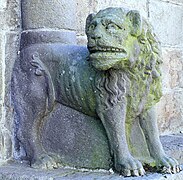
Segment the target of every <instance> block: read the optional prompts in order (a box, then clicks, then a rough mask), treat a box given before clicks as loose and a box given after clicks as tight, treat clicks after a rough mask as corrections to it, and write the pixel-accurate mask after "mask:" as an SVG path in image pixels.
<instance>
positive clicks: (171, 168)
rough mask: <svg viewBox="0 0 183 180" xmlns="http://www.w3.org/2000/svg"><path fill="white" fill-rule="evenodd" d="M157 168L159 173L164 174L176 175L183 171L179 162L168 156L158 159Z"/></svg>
mask: <svg viewBox="0 0 183 180" xmlns="http://www.w3.org/2000/svg"><path fill="white" fill-rule="evenodd" d="M157 167H158V170H159V172H161V173H164V174H165V173H168V174H175V173H178V172H180V171H182V168H181V167H180V165H179V163H178V162H177V160H175V159H174V158H171V157H168V156H166V155H165V156H163V157H161V158H159V159H158V161H157Z"/></svg>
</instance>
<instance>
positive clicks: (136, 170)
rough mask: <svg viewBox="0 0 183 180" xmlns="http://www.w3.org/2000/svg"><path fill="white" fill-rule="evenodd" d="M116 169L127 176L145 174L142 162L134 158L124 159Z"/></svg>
mask: <svg viewBox="0 0 183 180" xmlns="http://www.w3.org/2000/svg"><path fill="white" fill-rule="evenodd" d="M116 170H117V171H118V172H119V173H120V174H121V175H123V176H125V177H129V176H144V175H145V170H144V168H143V166H142V164H141V163H140V162H139V161H138V160H136V159H134V158H127V159H124V160H123V161H122V163H118V164H117V165H116Z"/></svg>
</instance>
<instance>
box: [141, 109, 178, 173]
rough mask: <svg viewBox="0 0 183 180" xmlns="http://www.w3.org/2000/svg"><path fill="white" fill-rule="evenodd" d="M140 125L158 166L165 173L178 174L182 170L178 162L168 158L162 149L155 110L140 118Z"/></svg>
mask: <svg viewBox="0 0 183 180" xmlns="http://www.w3.org/2000/svg"><path fill="white" fill-rule="evenodd" d="M140 125H141V127H142V129H143V132H144V135H145V137H146V141H147V145H148V149H149V152H150V155H151V156H152V157H153V158H154V160H155V161H156V166H157V167H158V169H159V170H160V171H161V172H164V173H177V172H179V171H180V170H181V168H180V166H179V164H178V162H177V160H175V159H174V158H171V157H168V156H167V155H166V154H165V152H164V150H163V147H162V144H161V142H160V138H159V132H158V126H157V117H156V110H155V108H154V107H153V108H151V109H150V110H149V111H148V112H146V113H144V114H142V115H141V116H140Z"/></svg>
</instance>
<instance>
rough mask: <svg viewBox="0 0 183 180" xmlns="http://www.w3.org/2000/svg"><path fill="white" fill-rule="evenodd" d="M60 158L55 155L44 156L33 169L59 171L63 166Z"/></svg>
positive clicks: (36, 162)
mask: <svg viewBox="0 0 183 180" xmlns="http://www.w3.org/2000/svg"><path fill="white" fill-rule="evenodd" d="M59 159H60V158H59V157H58V156H57V155H55V154H42V155H41V156H40V157H39V158H38V159H37V160H36V161H35V162H34V163H33V164H31V167H33V168H41V169H57V168H59V167H60V166H61V163H60V161H59Z"/></svg>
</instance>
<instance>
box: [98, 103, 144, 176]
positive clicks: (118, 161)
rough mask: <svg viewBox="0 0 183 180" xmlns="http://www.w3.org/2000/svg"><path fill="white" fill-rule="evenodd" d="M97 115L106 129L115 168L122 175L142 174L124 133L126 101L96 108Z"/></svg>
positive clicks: (142, 170)
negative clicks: (104, 108)
mask: <svg viewBox="0 0 183 180" xmlns="http://www.w3.org/2000/svg"><path fill="white" fill-rule="evenodd" d="M97 111H98V115H99V117H100V118H101V120H102V123H103V125H104V127H105V129H106V132H107V136H108V139H109V144H110V149H111V154H112V155H113V157H114V167H115V170H116V171H118V172H119V173H120V174H122V175H124V176H139V175H144V173H145V171H144V169H143V167H142V164H141V163H140V162H139V161H138V160H136V159H135V158H133V157H132V155H131V154H130V152H129V149H128V145H127V140H126V135H125V118H126V103H125V101H124V102H123V103H120V104H117V105H115V106H113V107H111V108H108V109H107V110H103V109H100V108H99V109H98V110H97Z"/></svg>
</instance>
